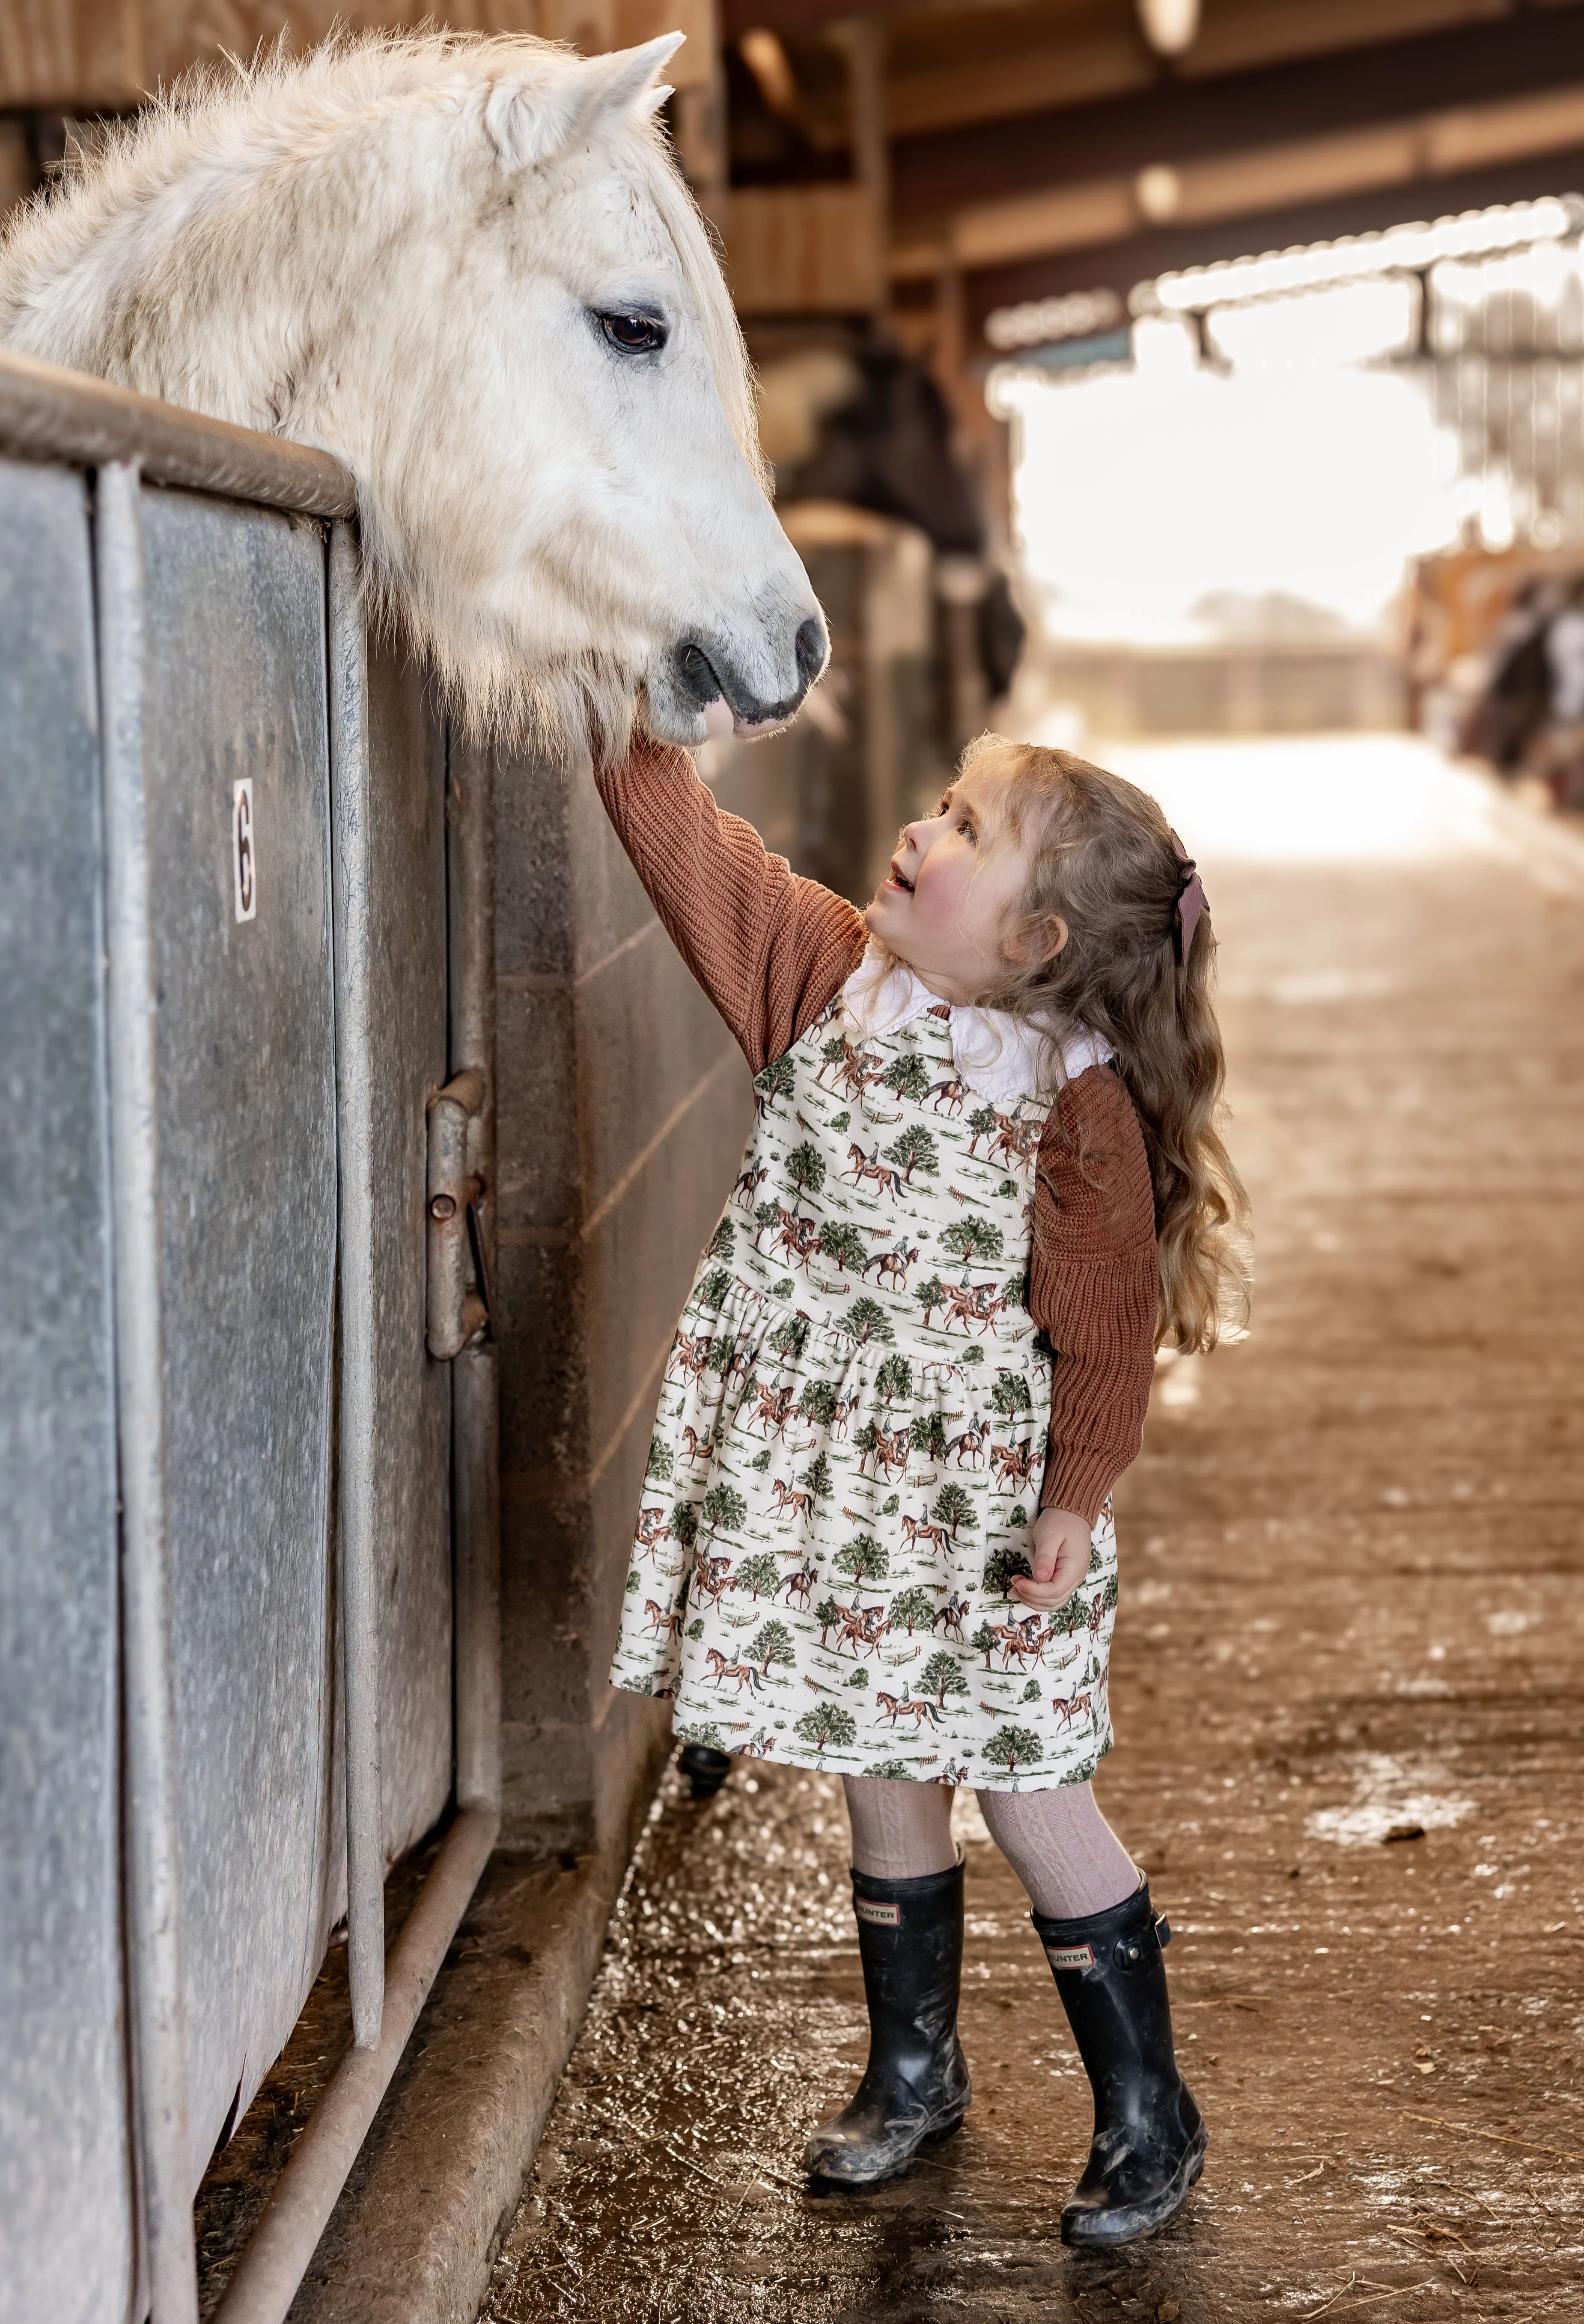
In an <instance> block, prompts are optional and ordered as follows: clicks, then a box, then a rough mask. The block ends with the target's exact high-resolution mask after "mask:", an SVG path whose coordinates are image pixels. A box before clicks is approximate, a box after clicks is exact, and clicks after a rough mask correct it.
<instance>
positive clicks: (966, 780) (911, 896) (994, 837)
mask: <svg viewBox="0 0 1584 2324" xmlns="http://www.w3.org/2000/svg"><path fill="white" fill-rule="evenodd" d="M991 807H992V799H991V797H990V794H989V789H988V786H987V784H986V783H985V782H984V781H983V779H981V780H979V781H978V782H977V783H976V781H975V778H974V775H973V772H972V770H971V769H970V770H969V771H968V774H966V775H964V776H963V777H962V778H961V779H960V780H959V781H958V782H956V783H954V784H953V785H952V787H951V788H950V789H949V791H948V792H947V794H946V796H945V798H943V799H942V800H941V802H940V807H939V808H938V810H937V811H936V813H935V814H934V815H932V816H929V817H927V818H926V819H924V820H922V821H921V822H918V823H910V824H908V825H906V827H905V828H904V830H903V835H902V837H901V840H900V841H899V842H898V844H897V850H896V853H895V854H894V856H893V857H892V859H891V870H890V872H889V874H888V875H887V877H886V878H885V880H883V881H881V883H880V886H879V887H878V889H876V890H875V897H874V900H873V901H872V903H871V904H870V905H869V908H868V909H867V911H866V913H865V914H864V919H865V922H866V925H867V927H868V928H869V929H870V931H871V933H872V934H873V935H875V936H878V937H879V939H880V941H881V943H882V944H884V945H885V946H886V947H887V949H888V950H889V951H891V952H893V953H894V954H895V955H896V957H897V959H898V960H903V961H905V962H906V963H907V964H908V966H909V967H910V968H911V969H912V970H913V971H914V973H915V974H917V975H918V976H921V977H922V979H923V981H924V982H925V983H926V984H927V985H928V986H929V988H930V990H931V992H938V993H939V994H940V998H941V1000H942V1001H952V1002H954V1003H955V1004H956V1005H957V1006H958V1007H959V1008H962V1007H966V1006H968V1004H969V1003H971V1002H973V1001H977V999H978V997H979V995H980V994H981V993H982V992H985V991H987V990H989V989H990V988H991V987H992V986H994V985H995V984H996V983H998V982H1000V980H1001V978H1002V977H1003V976H1004V975H1005V972H1006V969H1007V967H1008V966H1009V965H1010V964H1012V963H1011V958H1010V955H1009V954H1008V950H1007V947H1006V944H1005V936H1004V931H1005V927H1006V926H1007V924H1008V921H1009V919H1010V918H1011V916H1012V914H1013V912H1014V910H1015V908H1016V907H1017V904H1018V902H1019V900H1020V899H1021V898H1022V896H1023V894H1024V889H1025V887H1026V886H1027V881H1028V863H1027V859H1026V857H1025V855H1024V851H1023V849H1022V847H1021V846H1019V845H1018V844H1017V842H1016V841H1015V840H1014V839H1013V838H1012V837H1011V836H1010V835H1005V834H1002V833H1000V832H998V830H997V827H996V825H997V819H996V817H995V816H994V815H993V814H992V812H991ZM1059 925H1060V924H1059ZM1066 941H1067V930H1066V928H1065V927H1061V936H1060V941H1059V942H1056V943H1053V944H1052V945H1051V951H1052V952H1053V953H1055V952H1060V951H1061V946H1062V945H1063V944H1065V943H1066Z"/></svg>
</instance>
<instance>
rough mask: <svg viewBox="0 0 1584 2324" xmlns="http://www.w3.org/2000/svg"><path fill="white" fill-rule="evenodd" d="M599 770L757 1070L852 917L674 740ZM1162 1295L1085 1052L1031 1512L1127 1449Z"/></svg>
mask: <svg viewBox="0 0 1584 2324" xmlns="http://www.w3.org/2000/svg"><path fill="white" fill-rule="evenodd" d="M597 780H598V785H599V793H600V797H601V798H603V799H604V801H605V804H606V807H607V811H608V813H609V816H610V819H611V821H612V823H613V824H614V825H616V834H617V836H618V837H619V838H620V840H621V843H622V845H623V846H624V847H625V849H626V851H627V853H628V854H629V855H630V856H631V858H632V860H633V865H634V868H635V871H636V872H637V874H638V877H639V879H640V880H642V881H643V882H644V887H645V888H646V889H647V890H648V891H649V894H650V897H651V898H652V899H653V904H654V908H655V910H656V911H657V912H658V913H659V915H660V918H661V919H662V922H663V924H664V926H665V928H666V931H667V933H668V934H669V936H671V939H672V943H673V944H674V945H676V947H677V949H678V951H679V952H680V953H681V955H682V958H683V959H684V960H685V961H686V962H687V964H688V966H689V967H690V969H691V970H692V972H693V974H694V975H695V976H696V977H697V978H698V980H699V983H700V984H701V985H702V986H703V988H704V990H705V991H706V992H707V993H708V994H709V998H710V1000H711V1001H713V1002H714V1003H715V1006H716V1007H717V1009H718V1010H719V1011H720V1013H721V1015H722V1016H723V1017H724V1018H725V1019H726V1021H727V1024H728V1025H729V1026H730V1028H731V1029H732V1031H733V1033H734V1034H735V1035H736V1038H737V1040H738V1041H739V1042H740V1043H741V1045H742V1048H743V1053H744V1055H745V1056H746V1058H747V1060H748V1064H749V1065H750V1066H751V1067H752V1068H753V1070H754V1072H755V1073H757V1072H758V1071H759V1070H760V1068H761V1067H762V1066H764V1065H767V1064H768V1063H769V1061H770V1060H771V1058H772V1057H778V1056H782V1055H783V1052H784V1051H786V1050H788V1049H790V1048H791V1047H792V1043H793V1042H794V1041H796V1040H798V1039H799V1038H800V1037H801V1035H802V1034H804V1033H806V1032H807V1031H808V1029H809V1028H810V1026H811V1025H812V1024H814V1023H816V1022H817V1020H818V1019H819V1018H820V1015H821V1014H822V1013H823V1011H824V1010H826V1008H828V1007H829V1003H830V1002H831V1001H833V1000H834V999H835V997H836V995H837V993H838V992H839V991H840V990H841V988H842V986H843V985H844V984H845V983H846V982H847V980H848V977H849V976H850V975H851V974H852V973H853V971H854V969H855V968H857V964H858V963H859V961H860V960H861V959H862V958H863V955H864V947H865V945H866V943H867V941H868V933H867V930H866V928H865V926H864V923H863V920H862V919H861V918H860V917H859V915H858V914H857V912H856V911H855V910H854V909H853V908H852V906H851V905H850V904H849V903H848V902H846V901H845V899H843V898H842V897H840V896H836V895H833V894H832V893H831V891H830V890H829V888H821V887H820V885H819V883H818V881H813V880H801V879H799V878H798V877H797V876H796V874H795V873H794V872H793V871H792V870H791V868H790V867H789V866H788V864H787V862H785V860H784V858H783V857H782V856H779V855H772V854H770V853H768V852H767V850H766V848H765V846H764V841H763V840H762V839H761V838H760V836H759V835H758V833H757V832H756V831H755V829H754V827H753V825H751V824H747V823H744V822H743V821H742V820H741V819H740V817H738V816H735V815H723V814H722V813H721V811H720V809H719V808H718V807H717V806H716V804H715V801H714V799H713V798H711V796H710V794H709V789H708V788H707V787H706V786H705V785H704V784H703V783H702V782H700V780H699V777H698V775H697V774H696V773H695V771H694V768H693V762H692V761H691V759H690V758H689V756H688V755H687V753H686V752H684V751H675V750H665V749H662V748H659V747H657V746H656V745H654V744H652V743H651V744H641V745H640V746H639V747H638V748H637V749H635V751H634V752H633V753H632V754H631V756H630V757H629V758H628V759H627V760H626V761H625V762H624V763H623V764H622V765H620V766H616V767H607V768H605V769H603V770H601V772H600V774H599V776H598V778H597ZM1079 1156H1081V1157H1082V1162H1081V1167H1080V1163H1079ZM1158 1298H1159V1283H1158V1277H1157V1273H1156V1257H1155V1215H1154V1199H1153V1192H1152V1189H1151V1185H1150V1169H1149V1161H1148V1157H1147V1156H1146V1154H1145V1152H1144V1132H1143V1130H1142V1128H1141V1127H1140V1123H1139V1119H1138V1115H1137V1113H1136V1111H1135V1108H1134V1104H1133V1100H1132V1099H1131V1097H1129V1095H1128V1093H1127V1090H1126V1088H1125V1084H1123V1082H1122V1081H1121V1080H1120V1079H1119V1078H1118V1076H1117V1075H1116V1074H1114V1073H1112V1072H1111V1071H1110V1069H1109V1068H1108V1067H1107V1066H1104V1065H1092V1066H1090V1068H1089V1069H1088V1072H1087V1073H1083V1074H1079V1076H1078V1078H1077V1080H1076V1081H1072V1082H1070V1083H1069V1084H1068V1085H1067V1087H1066V1088H1065V1089H1064V1090H1063V1091H1062V1093H1061V1102H1060V1103H1059V1104H1058V1105H1057V1106H1056V1107H1054V1108H1052V1110H1051V1118H1050V1121H1049V1123H1048V1124H1047V1127H1046V1130H1045V1134H1044V1136H1043V1138H1042V1140H1041V1143H1040V1152H1039V1160H1038V1166H1037V1172H1036V1181H1035V1194H1034V1233H1033V1259H1032V1264H1031V1268H1030V1296H1029V1307H1030V1312H1031V1313H1032V1314H1033V1319H1034V1321H1035V1323H1037V1324H1038V1325H1039V1326H1040V1327H1041V1329H1042V1331H1043V1332H1044V1333H1045V1335H1046V1337H1047V1338H1048V1339H1049V1341H1050V1342H1051V1347H1052V1348H1053V1349H1054V1350H1055V1351H1056V1353H1057V1362H1056V1366H1055V1388H1054V1394H1053V1397H1052V1399H1051V1446H1050V1454H1049V1458H1048V1460H1047V1462H1046V1466H1045V1481H1044V1486H1043V1489H1042V1492H1041V1495H1040V1504H1041V1507H1042V1508H1061V1509H1071V1510H1074V1511H1076V1512H1078V1513H1079V1515H1081V1516H1082V1517H1084V1518H1085V1519H1086V1520H1087V1521H1088V1523H1089V1524H1090V1525H1093V1524H1094V1523H1095V1521H1096V1519H1097V1518H1098V1516H1099V1513H1100V1508H1101V1506H1102V1504H1103V1503H1104V1501H1105V1499H1106V1496H1107V1493H1108V1492H1109V1491H1110V1490H1111V1488H1112V1486H1113V1485H1114V1484H1115V1483H1116V1480H1117V1478H1118V1477H1119V1476H1120V1475H1121V1474H1122V1472H1123V1471H1124V1470H1125V1468H1126V1467H1127V1465H1128V1463H1129V1462H1131V1461H1133V1460H1135V1458H1136V1456H1137V1453H1138V1448H1139V1443H1140V1440H1141V1437H1142V1434H1143V1430H1144V1407H1145V1406H1146V1405H1147V1403H1148V1401H1149V1393H1150V1380H1151V1377H1152V1374H1153V1368H1154V1336H1155V1315H1156V1305H1157V1301H1158Z"/></svg>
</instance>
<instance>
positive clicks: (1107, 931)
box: [961, 734, 1249, 1355]
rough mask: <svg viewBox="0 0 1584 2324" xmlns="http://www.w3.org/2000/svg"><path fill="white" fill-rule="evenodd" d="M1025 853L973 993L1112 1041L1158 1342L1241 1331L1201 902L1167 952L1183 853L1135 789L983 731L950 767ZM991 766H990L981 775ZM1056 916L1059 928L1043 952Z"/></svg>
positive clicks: (1239, 1216)
mask: <svg viewBox="0 0 1584 2324" xmlns="http://www.w3.org/2000/svg"><path fill="white" fill-rule="evenodd" d="M970 770H971V772H972V773H973V775H974V776H975V778H976V793H977V795H978V796H979V797H980V798H983V799H984V803H985V805H986V806H987V808H988V810H989V812H990V815H991V816H992V817H993V819H994V824H995V826H996V828H995V830H994V833H993V844H995V843H996V842H998V841H999V840H1000V839H1001V838H1002V837H1003V836H1005V838H1007V839H1010V840H1011V841H1013V842H1014V844H1018V845H1020V846H1021V847H1022V848H1023V849H1024V852H1025V853H1026V855H1027V859H1028V882H1027V886H1026V887H1025V889H1024V893H1023V896H1022V898H1021V899H1020V901H1019V903H1018V905H1017V906H1016V907H1015V908H1014V913H1013V916H1012V919H1011V922H1010V924H1009V925H1008V927H1007V929H1006V938H1007V951H1008V954H1011V955H1012V956H1013V957H1014V958H1016V957H1020V956H1021V957H1026V958H1027V959H1028V960H1029V961H1030V962H1031V963H1033V965H1031V966H1029V967H1026V968H1022V967H1016V968H1012V967H1009V969H1008V971H1007V974H1006V979H1005V983H1004V984H1002V985H1000V986H998V987H997V988H996V990H994V991H990V992H987V993H986V994H985V995H983V996H982V998H983V1001H984V1002H985V1004H986V1005H987V1006H990V1007H993V1008H998V1009H1005V1010H1010V1011H1011V1012H1012V1013H1013V1014H1014V1015H1015V1016H1018V1017H1021V1018H1024V1019H1027V1020H1028V1021H1029V1022H1031V1023H1032V1024H1033V1025H1035V1026H1036V1027H1038V1028H1039V1029H1040V1030H1041V1031H1042V1033H1043V1034H1044V1035H1045V1036H1046V1037H1047V1038H1048V1040H1049V1041H1050V1042H1051V1044H1052V1045H1053V1047H1059V1045H1060V1044H1061V1042H1063V1041H1064V1040H1065V1039H1067V1038H1068V1037H1070V1035H1071V1034H1073V1033H1074V1032H1076V1031H1079V1030H1080V1029H1087V1030H1088V1031H1089V1032H1091V1033H1097V1034H1099V1035H1100V1036H1101V1037H1103V1038H1104V1039H1105V1040H1107V1041H1108V1042H1109V1043H1110V1044H1111V1046H1112V1047H1113V1048H1114V1049H1115V1051H1116V1061H1115V1062H1116V1072H1117V1073H1118V1074H1120V1075H1121V1077H1122V1079H1123V1081H1124V1082H1125V1084H1126V1085H1127V1088H1128V1091H1129V1093H1130V1094H1131V1096H1132V1098H1133V1102H1134V1103H1135V1106H1136V1107H1137V1109H1138V1112H1139V1118H1140V1120H1141V1121H1142V1122H1143V1124H1144V1145H1145V1148H1146V1150H1147V1152H1148V1155H1149V1160H1150V1171H1151V1176H1152V1177H1153V1183H1154V1195H1155V1231H1156V1238H1157V1245H1158V1250H1159V1254H1160V1270H1161V1305H1160V1314H1159V1320H1158V1322H1157V1324H1156V1329H1155V1344H1156V1346H1157V1347H1161V1348H1170V1349H1174V1350H1176V1351H1179V1352H1180V1353H1181V1354H1184V1355H1190V1354H1196V1353H1199V1352H1201V1351H1205V1350H1208V1349H1209V1348H1213V1347H1214V1346H1215V1345H1216V1343H1217V1342H1218V1340H1221V1339H1225V1338H1227V1337H1229V1336H1233V1335H1235V1334H1237V1333H1240V1332H1241V1331H1242V1330H1243V1328H1244V1326H1245V1324H1246V1320H1247V1315H1248V1304H1249V1268H1248V1255H1247V1254H1248V1240H1247V1222H1248V1198H1247V1196H1246V1194H1245V1192H1244V1189H1243V1182H1242V1180H1241V1179H1240V1178H1239V1177H1238V1176H1237V1170H1236V1168H1235V1167H1233V1163H1232V1159H1231V1157H1230V1156H1229V1155H1228V1153H1227V1148H1226V1146H1225V1145H1224V1144H1223V1142H1222V1139H1221V1132H1220V1122H1221V1118H1222V1112H1223V1107H1222V1085H1223V1083H1224V1080H1225V1076H1226V1059H1225V1056H1224V1053H1223V1051H1222V1047H1221V1033H1220V1028H1219V1026H1218V1024H1217V1022H1216V1012H1215V1010H1214V1007H1213V1006H1212V1004H1211V999H1210V994H1211V989H1212V986H1213V984H1214V981H1215V959H1216V937H1215V931H1214V930H1213V928H1212V927H1211V926H1210V918H1209V911H1208V910H1206V911H1205V912H1204V913H1203V914H1202V915H1201V916H1200V922H1199V927H1198V930H1197V933H1196V934H1195V936H1194V938H1193V942H1192V945H1191V946H1190V952H1189V957H1188V959H1187V961H1186V962H1183V961H1182V960H1181V958H1180V957H1179V955H1180V953H1181V940H1180V936H1179V933H1178V926H1177V902H1178V898H1179V895H1180V893H1181V889H1182V886H1183V881H1184V876H1185V873H1184V866H1183V862H1182V859H1181V856H1180V855H1179V853H1178V849H1177V844H1176V842H1175V841H1174V839H1173V837H1172V830H1171V826H1170V825H1168V823H1167V821H1166V818H1165V816H1164V815H1163V813H1162V811H1161V808H1160V807H1159V806H1158V804H1157V803H1156V801H1155V800H1154V799H1153V798H1151V797H1150V795H1149V793H1148V792H1147V791H1142V790H1140V789H1139V788H1137V786H1136V785H1135V784H1133V783H1128V782H1124V781H1123V779H1121V777H1120V776H1119V775H1112V774H1107V771H1106V770H1105V769H1104V768H1103V767H1094V766H1090V764H1089V763H1088V761H1087V760H1085V759H1079V758H1077V757H1075V756H1074V755H1073V753H1072V752H1070V751H1050V750H1043V749H1041V748H1040V747H1039V746H1037V745H1036V744H1033V743H1030V742H1008V741H1007V740H1006V739H1005V736H1003V735H1000V734H982V735H981V736H980V737H979V739H978V741H977V742H971V743H970V744H969V745H968V749H967V751H965V752H964V753H963V757H962V761H961V772H962V773H963V774H964V775H967V774H968V773H969V771H970ZM987 779H988V780H987ZM1058 919H1060V920H1063V921H1065V922H1066V925H1067V929H1068V939H1067V942H1066V944H1065V945H1063V947H1062V949H1061V951H1060V952H1059V953H1057V954H1054V955H1053V956H1050V957H1046V956H1043V955H1044V952H1045V947H1046V946H1047V945H1049V943H1050V941H1051V935H1052V933H1053V924H1054V922H1055V921H1057V920H1058Z"/></svg>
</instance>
